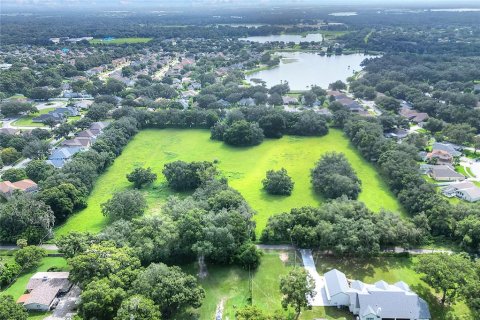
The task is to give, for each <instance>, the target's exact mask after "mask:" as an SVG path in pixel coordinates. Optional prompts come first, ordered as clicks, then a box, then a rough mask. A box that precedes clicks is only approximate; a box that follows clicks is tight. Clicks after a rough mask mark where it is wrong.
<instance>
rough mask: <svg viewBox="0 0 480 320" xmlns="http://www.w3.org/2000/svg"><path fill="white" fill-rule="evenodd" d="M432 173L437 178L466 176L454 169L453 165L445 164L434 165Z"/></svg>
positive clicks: (460, 177)
mask: <svg viewBox="0 0 480 320" xmlns="http://www.w3.org/2000/svg"><path fill="white" fill-rule="evenodd" d="M432 174H433V175H434V176H435V177H437V178H457V179H462V178H463V179H464V178H465V177H464V176H463V175H462V174H460V173H458V172H456V171H455V170H453V169H452V167H450V166H445V165H438V166H432Z"/></svg>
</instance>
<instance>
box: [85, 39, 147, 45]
mask: <svg viewBox="0 0 480 320" xmlns="http://www.w3.org/2000/svg"><path fill="white" fill-rule="evenodd" d="M152 39H153V38H114V39H108V40H104V39H92V40H90V41H89V42H90V44H125V43H146V42H149V41H150V40H152Z"/></svg>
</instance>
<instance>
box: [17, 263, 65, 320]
mask: <svg viewBox="0 0 480 320" xmlns="http://www.w3.org/2000/svg"><path fill="white" fill-rule="evenodd" d="M68 276H69V273H68V272H37V273H35V274H34V275H33V276H32V277H31V278H30V281H29V282H28V284H27V290H26V293H25V294H23V295H22V296H20V298H18V300H17V303H19V304H22V305H23V306H24V307H25V309H27V310H31V311H49V310H51V309H54V308H55V307H56V305H55V303H56V302H58V300H57V297H58V296H59V295H61V294H65V293H67V292H68V291H70V288H71V287H72V283H71V282H70V281H69V280H68Z"/></svg>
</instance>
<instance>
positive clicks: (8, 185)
mask: <svg viewBox="0 0 480 320" xmlns="http://www.w3.org/2000/svg"><path fill="white" fill-rule="evenodd" d="M37 190H38V185H37V184H36V183H35V182H33V181H32V180H30V179H23V180H20V181H17V182H10V181H2V182H0V195H1V196H2V197H4V198H5V199H8V198H10V197H11V196H12V195H13V194H14V193H15V192H25V193H32V192H36V191H37Z"/></svg>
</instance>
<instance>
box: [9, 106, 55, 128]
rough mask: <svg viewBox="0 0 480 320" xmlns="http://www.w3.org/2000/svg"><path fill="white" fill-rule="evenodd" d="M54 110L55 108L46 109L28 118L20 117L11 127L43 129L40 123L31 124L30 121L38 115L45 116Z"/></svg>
mask: <svg viewBox="0 0 480 320" xmlns="http://www.w3.org/2000/svg"><path fill="white" fill-rule="evenodd" d="M53 110H55V108H46V109H42V110H40V111H38V112H37V113H34V114H31V115H28V116H22V117H21V118H20V119H18V120H17V121H14V122H13V123H12V125H14V126H17V127H45V125H44V124H43V123H41V122H33V121H32V119H33V118H36V117H38V116H39V115H42V114H47V113H49V112H50V111H53Z"/></svg>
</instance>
